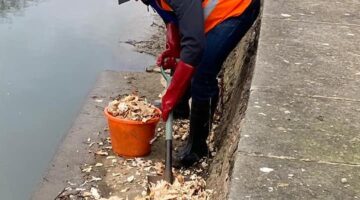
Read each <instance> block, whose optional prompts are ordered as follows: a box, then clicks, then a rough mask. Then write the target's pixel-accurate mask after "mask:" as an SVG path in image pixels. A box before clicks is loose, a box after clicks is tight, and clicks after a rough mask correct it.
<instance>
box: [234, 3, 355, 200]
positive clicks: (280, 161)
mask: <svg viewBox="0 0 360 200" xmlns="http://www.w3.org/2000/svg"><path fill="white" fill-rule="evenodd" d="M359 9H360V4H359V3H358V2H355V1H344V2H336V3H335V2H334V3H329V2H328V1H322V0H320V1H316V2H314V1H296V0H290V1H282V0H269V1H265V2H264V10H263V19H262V23H261V32H260V40H259V44H258V53H257V58H256V65H255V72H254V77H253V82H252V87H251V94H250V99H249V104H248V109H247V112H246V116H245V119H244V121H243V125H242V126H241V132H240V133H241V139H240V142H239V145H238V150H237V153H236V158H235V163H234V168H233V173H232V175H231V184H230V193H229V196H228V197H229V199H234V200H235V199H358V198H360V136H359V133H360V56H359V55H360V48H359V45H358V44H359V43H360V37H359V36H360V15H359V13H358V10H359ZM335 16H336V17H335ZM261 168H263V169H264V168H265V169H266V168H269V170H270V172H263V171H264V170H263V171H261V170H260V169H261ZM265 171H266V170H265Z"/></svg>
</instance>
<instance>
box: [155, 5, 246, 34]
mask: <svg viewBox="0 0 360 200" xmlns="http://www.w3.org/2000/svg"><path fill="white" fill-rule="evenodd" d="M159 3H160V7H161V8H163V9H164V10H167V11H172V8H171V7H170V6H169V4H168V3H167V2H166V1H165V0H159ZM250 3H251V0H204V1H203V2H202V7H203V9H204V19H205V33H207V32H209V31H210V30H211V29H212V28H214V27H215V26H216V25H218V24H220V23H221V22H223V21H224V20H226V19H228V18H230V17H236V16H239V15H241V14H242V13H243V12H244V11H245V10H246V8H247V7H248V6H249V5H250Z"/></svg>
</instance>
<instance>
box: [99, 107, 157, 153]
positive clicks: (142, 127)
mask: <svg viewBox="0 0 360 200" xmlns="http://www.w3.org/2000/svg"><path fill="white" fill-rule="evenodd" d="M156 110H157V112H159V113H160V110H159V109H157V108H156ZM104 113H105V116H106V118H107V120H108V124H109V132H110V139H111V145H112V149H113V151H114V152H115V153H116V154H118V155H121V156H125V157H140V156H146V155H148V154H149V153H150V151H151V144H150V141H151V139H153V138H154V135H155V128H156V125H157V123H158V122H159V121H160V117H156V118H154V119H151V120H149V121H147V122H145V123H144V122H140V121H133V120H128V119H120V118H117V117H114V116H112V115H111V114H110V113H109V112H108V111H107V107H106V108H105V110H104Z"/></svg>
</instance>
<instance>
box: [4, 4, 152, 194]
mask: <svg viewBox="0 0 360 200" xmlns="http://www.w3.org/2000/svg"><path fill="white" fill-rule="evenodd" d="M150 16H151V14H150V13H148V12H147V9H146V7H145V6H143V5H141V3H139V2H130V3H127V4H124V5H122V6H118V5H117V1H115V0H111V1H102V0H78V1H70V0H61V1H60V0H42V1H26V0H22V1H19V0H5V1H1V2H0V160H1V161H0V194H1V199H8V200H12V199H16V200H18V199H27V198H29V196H30V193H31V191H32V190H33V189H34V188H35V186H36V184H37V183H38V182H40V179H41V175H42V173H43V172H44V171H45V169H46V168H47V166H48V163H49V161H50V160H51V158H52V156H53V154H54V152H55V150H56V148H57V145H58V144H59V142H60V140H61V138H62V137H63V136H64V134H65V133H66V132H67V131H68V129H69V128H70V126H71V124H72V121H73V120H74V119H75V116H76V115H77V113H78V111H79V109H80V108H81V104H82V103H83V101H84V99H85V97H86V95H87V93H88V91H89V90H90V88H91V87H92V85H93V84H94V82H95V80H96V77H97V75H98V74H99V72H101V71H103V70H104V69H113V70H128V71H143V69H144V68H145V67H146V66H147V65H149V64H152V63H153V58H152V57H151V56H147V55H145V54H139V53H135V52H134V51H133V49H132V47H131V46H129V45H126V44H123V43H120V42H119V41H126V40H128V39H141V38H142V37H144V35H145V34H144V33H145V32H146V27H148V26H149V25H150V24H151V22H152V19H151V17H150Z"/></svg>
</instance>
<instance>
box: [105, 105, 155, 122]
mask: <svg viewBox="0 0 360 200" xmlns="http://www.w3.org/2000/svg"><path fill="white" fill-rule="evenodd" d="M155 110H156V111H157V112H158V113H159V114H160V115H161V110H160V109H159V108H155ZM104 114H105V116H106V117H107V118H108V119H109V120H112V121H116V122H120V123H123V124H153V123H157V122H159V121H160V116H159V117H155V118H152V119H150V120H149V121H147V122H142V121H134V120H130V119H121V118H118V117H114V116H112V115H111V114H110V113H109V112H108V106H106V107H105V109H104Z"/></svg>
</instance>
